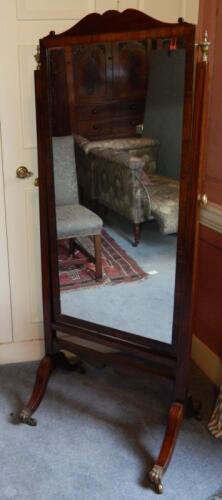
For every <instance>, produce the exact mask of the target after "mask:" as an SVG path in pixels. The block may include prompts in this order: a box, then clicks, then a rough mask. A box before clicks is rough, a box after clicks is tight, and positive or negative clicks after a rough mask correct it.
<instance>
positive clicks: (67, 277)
mask: <svg viewBox="0 0 222 500" xmlns="http://www.w3.org/2000/svg"><path fill="white" fill-rule="evenodd" d="M79 241H80V243H81V245H82V246H84V247H85V248H86V249H87V250H88V251H90V253H92V254H93V253H94V248H93V242H92V240H91V239H90V238H81V239H79ZM81 256H82V253H81V251H80V250H76V253H75V257H76V258H77V257H80V258H81ZM102 262H103V279H102V280H101V281H96V280H95V265H94V264H93V262H86V263H84V264H81V265H79V266H78V267H77V266H75V265H74V264H73V261H72V258H71V257H70V255H69V251H68V244H67V242H64V241H63V242H61V243H59V279H60V287H61V289H62V291H64V290H70V289H72V290H73V289H79V288H83V287H92V286H101V285H115V284H117V283H128V282H129V281H136V280H141V279H143V278H147V277H148V274H147V273H145V272H144V271H143V270H142V269H141V267H140V266H138V264H137V263H136V261H135V260H134V259H132V258H131V257H129V255H127V253H126V252H125V251H124V250H123V249H122V248H121V247H120V246H119V245H118V244H117V243H116V242H115V241H114V240H113V238H111V236H110V235H109V234H108V233H107V232H106V231H105V230H104V229H103V230H102Z"/></svg>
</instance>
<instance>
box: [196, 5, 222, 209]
mask: <svg viewBox="0 0 222 500" xmlns="http://www.w3.org/2000/svg"><path fill="white" fill-rule="evenodd" d="M221 26H222V2H221V0H200V13H199V27H198V38H199V39H201V38H203V33H204V31H205V29H207V30H208V33H209V40H210V42H211V47H210V52H209V65H210V81H209V94H210V99H209V111H208V113H209V115H208V116H209V119H208V127H207V130H206V141H207V155H206V164H205V177H204V183H203V190H204V192H206V193H207V195H208V199H209V201H211V202H213V203H217V204H219V205H222V168H221V163H222V140H221V130H222V91H221V89H222V64H221V47H222V29H221Z"/></svg>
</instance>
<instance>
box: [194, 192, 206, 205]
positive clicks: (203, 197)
mask: <svg viewBox="0 0 222 500" xmlns="http://www.w3.org/2000/svg"><path fill="white" fill-rule="evenodd" d="M197 199H198V201H199V203H200V206H201V207H202V208H206V206H207V204H208V198H207V195H206V193H204V194H198V197H197Z"/></svg>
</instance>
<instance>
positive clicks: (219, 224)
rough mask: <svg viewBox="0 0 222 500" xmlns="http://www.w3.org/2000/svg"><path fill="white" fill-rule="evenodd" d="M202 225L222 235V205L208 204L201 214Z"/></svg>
mask: <svg viewBox="0 0 222 500" xmlns="http://www.w3.org/2000/svg"><path fill="white" fill-rule="evenodd" d="M200 223H201V224H202V225H203V226H206V227H209V228H210V229H213V231H217V232H218V233H221V234H222V205H217V204H216V203H208V205H207V207H206V208H203V209H202V210H201V213H200Z"/></svg>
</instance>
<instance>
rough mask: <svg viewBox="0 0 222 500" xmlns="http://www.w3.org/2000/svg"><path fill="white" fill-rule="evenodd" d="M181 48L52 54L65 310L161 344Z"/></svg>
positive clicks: (169, 313)
mask: <svg viewBox="0 0 222 500" xmlns="http://www.w3.org/2000/svg"><path fill="white" fill-rule="evenodd" d="M175 43H176V42H175V41H174V44H173V47H172V41H169V40H165V41H164V42H163V41H161V40H158V41H152V43H150V41H149V42H148V41H146V42H144V41H143V42H137V41H133V42H127V43H117V42H115V43H114V44H113V46H111V44H103V45H102V44H99V45H98V46H95V45H93V46H92V47H91V46H87V49H86V48H85V47H84V46H82V47H81V46H79V47H75V48H74V49H73V53H72V54H71V53H70V52H69V53H66V54H65V49H58V50H55V49H53V50H51V51H49V60H50V64H49V68H50V86H51V101H50V102H51V108H50V116H51V130H52V136H53V137H52V149H53V167H54V182H55V199H56V218H57V221H56V223H57V237H58V260H59V280H60V303H61V312H62V314H66V315H68V316H71V317H74V318H79V319H82V320H87V321H90V322H93V323H97V324H100V325H106V326H109V327H112V328H116V329H119V330H122V331H126V332H130V333H134V334H136V335H140V336H142V337H146V338H152V339H154V340H159V341H161V342H165V343H171V341H172V322H173V305H174V289H175V269H176V245H177V229H178V208H179V178H180V164H181V145H182V124H183V101H184V71H185V49H183V48H177V49H176V46H175ZM172 48H173V50H172ZM81 54H82V58H81ZM89 55H90V57H89ZM65 57H66V62H67V59H68V58H70V61H71V62H72V64H71V65H70V66H71V68H72V72H71V77H70V74H69V75H67V70H66V69H65ZM89 59H90V66H89ZM87 61H88V63H87ZM111 64H112V65H113V71H111V69H110V68H111V66H110V65H111ZM135 76H136V77H135ZM72 86H73V87H72ZM73 88H75V93H74V92H73ZM76 89H77V90H78V96H79V98H78V101H75V100H73V95H74V94H75V96H76V92H77V90H76ZM145 89H147V91H146V92H145ZM145 94H146V95H145ZM118 99H120V101H119V102H118ZM141 124H143V131H142V135H141V136H139V135H137V134H138V131H139V130H141V128H142V127H138V125H141ZM132 227H133V234H134V236H132ZM141 228H142V231H141ZM132 242H133V243H134V244H133V245H132Z"/></svg>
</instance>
